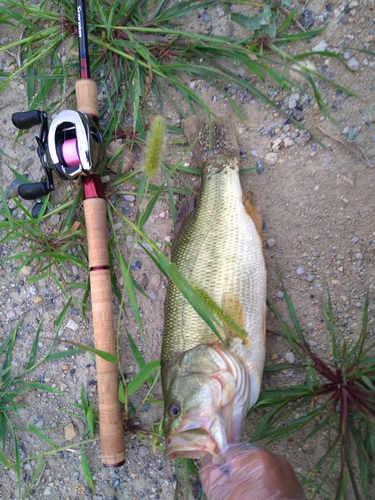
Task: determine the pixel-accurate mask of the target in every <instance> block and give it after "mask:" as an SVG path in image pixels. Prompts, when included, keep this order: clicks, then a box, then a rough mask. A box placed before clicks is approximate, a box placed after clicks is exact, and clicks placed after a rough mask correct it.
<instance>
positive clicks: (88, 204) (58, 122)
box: [12, 0, 125, 467]
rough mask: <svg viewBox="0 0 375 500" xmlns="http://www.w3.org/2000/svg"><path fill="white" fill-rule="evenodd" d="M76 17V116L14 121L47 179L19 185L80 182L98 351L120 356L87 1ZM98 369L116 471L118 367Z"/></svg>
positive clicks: (104, 427)
mask: <svg viewBox="0 0 375 500" xmlns="http://www.w3.org/2000/svg"><path fill="white" fill-rule="evenodd" d="M76 14H77V31H78V47H79V62H80V79H79V80H77V82H76V86H75V90H76V100H77V111H74V110H71V109H66V110H63V111H61V112H60V113H59V114H58V115H57V116H56V117H55V118H54V119H53V120H52V122H51V125H50V127H49V128H48V119H47V115H46V113H45V112H43V111H38V110H33V111H27V112H20V113H15V114H14V115H13V116H12V122H13V124H14V125H15V126H16V127H17V128H18V129H21V130H25V129H28V128H30V127H33V126H35V125H39V126H40V131H39V137H36V140H37V143H38V147H37V154H38V156H39V159H40V161H41V164H42V169H43V171H44V174H45V177H46V179H45V181H43V182H37V183H32V184H23V185H21V186H19V189H18V193H19V195H20V196H21V197H22V198H24V199H26V200H34V199H36V198H39V197H40V196H46V195H47V194H48V193H49V192H51V191H52V190H53V189H54V184H53V175H52V172H53V171H54V172H55V173H57V175H58V176H59V177H61V178H62V179H65V180H74V179H77V178H81V179H82V184H83V207H84V214H85V223H86V230H87V243H88V256H89V269H90V291H91V302H92V315H93V326H94V342H95V347H96V348H97V349H99V350H101V351H105V352H109V353H111V354H116V341H115V330H114V320H113V307H112V285H111V277H110V268H109V253H108V235H107V216H106V214H107V211H106V201H105V198H104V192H103V188H102V184H101V181H100V172H101V171H102V170H103V169H104V168H105V145H104V141H103V138H102V135H101V133H100V130H99V110H98V99H97V96H98V89H97V85H96V83H95V82H94V81H93V80H92V79H91V77H90V62H89V50H88V39H87V24H86V10H85V3H84V0H77V4H76ZM96 368H97V377H98V383H97V387H98V399H99V417H100V449H101V458H102V462H103V465H105V466H107V467H118V466H120V465H123V464H124V462H125V443H124V432H123V426H122V417H121V405H120V401H119V399H118V370H117V365H116V364H115V363H110V362H109V361H106V360H105V359H103V358H101V357H100V356H96Z"/></svg>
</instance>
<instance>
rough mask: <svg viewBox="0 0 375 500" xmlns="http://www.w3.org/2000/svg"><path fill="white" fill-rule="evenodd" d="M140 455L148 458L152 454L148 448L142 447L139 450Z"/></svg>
mask: <svg viewBox="0 0 375 500" xmlns="http://www.w3.org/2000/svg"><path fill="white" fill-rule="evenodd" d="M138 454H139V456H141V457H147V456H148V455H149V454H150V450H149V449H148V448H147V446H140V447H139V448H138Z"/></svg>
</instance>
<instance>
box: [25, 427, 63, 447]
mask: <svg viewBox="0 0 375 500" xmlns="http://www.w3.org/2000/svg"><path fill="white" fill-rule="evenodd" d="M28 429H29V431H31V432H33V433H34V434H35V435H36V436H38V437H39V438H40V439H42V440H43V441H44V442H45V443H47V444H48V446H50V447H51V448H52V449H54V450H56V448H57V447H56V445H55V444H54V443H53V442H52V441H51V440H50V439H49V438H48V437H47V436H45V435H44V434H43V432H41V431H40V430H39V429H37V428H36V427H35V426H34V425H32V424H29V426H28Z"/></svg>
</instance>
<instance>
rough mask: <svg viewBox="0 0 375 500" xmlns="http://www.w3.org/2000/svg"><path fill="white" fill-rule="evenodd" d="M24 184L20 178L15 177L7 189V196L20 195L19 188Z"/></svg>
mask: <svg viewBox="0 0 375 500" xmlns="http://www.w3.org/2000/svg"><path fill="white" fill-rule="evenodd" d="M21 184H22V182H20V181H19V180H18V179H14V181H13V182H12V184H11V185H10V186H9V187H8V189H7V190H6V191H5V198H9V197H10V196H18V188H19V186H20V185H21Z"/></svg>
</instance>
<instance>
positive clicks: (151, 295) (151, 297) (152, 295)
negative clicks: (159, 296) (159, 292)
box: [148, 290, 156, 300]
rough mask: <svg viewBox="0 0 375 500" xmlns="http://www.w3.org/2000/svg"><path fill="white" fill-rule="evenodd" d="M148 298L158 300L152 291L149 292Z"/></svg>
mask: <svg viewBox="0 0 375 500" xmlns="http://www.w3.org/2000/svg"><path fill="white" fill-rule="evenodd" d="M148 296H149V297H150V299H151V300H156V294H155V293H154V292H153V291H152V290H151V291H150V292H148Z"/></svg>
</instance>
